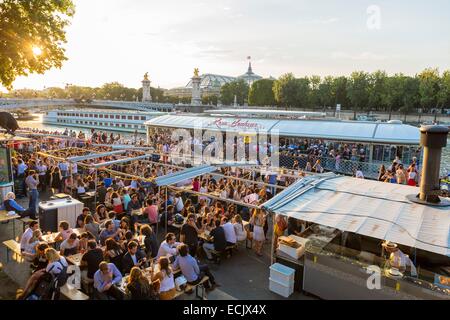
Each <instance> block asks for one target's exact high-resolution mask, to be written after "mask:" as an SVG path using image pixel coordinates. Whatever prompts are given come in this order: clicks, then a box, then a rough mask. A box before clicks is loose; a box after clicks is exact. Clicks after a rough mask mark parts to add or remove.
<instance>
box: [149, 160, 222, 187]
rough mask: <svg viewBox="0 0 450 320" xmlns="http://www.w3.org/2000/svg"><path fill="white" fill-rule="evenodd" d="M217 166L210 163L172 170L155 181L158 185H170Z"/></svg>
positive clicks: (209, 170) (210, 170)
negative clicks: (176, 170)
mask: <svg viewBox="0 0 450 320" xmlns="http://www.w3.org/2000/svg"><path fill="white" fill-rule="evenodd" d="M216 170H217V168H216V167H214V166H210V165H201V166H198V167H193V168H188V169H186V170H183V171H178V172H174V173H171V174H168V175H165V176H162V177H158V178H156V179H155V183H156V185H158V186H170V185H172V184H175V183H178V182H182V181H185V180H188V179H192V178H195V177H198V176H201V175H203V174H207V173H211V172H213V171H216Z"/></svg>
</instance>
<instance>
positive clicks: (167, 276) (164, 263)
mask: <svg viewBox="0 0 450 320" xmlns="http://www.w3.org/2000/svg"><path fill="white" fill-rule="evenodd" d="M158 265H159V270H158V272H156V273H155V274H154V275H153V276H152V281H156V280H159V283H160V286H159V299H160V300H172V299H173V298H174V297H175V294H176V289H175V280H174V277H173V271H172V268H171V267H170V266H169V259H167V258H166V257H164V256H163V257H160V258H159V261H158Z"/></svg>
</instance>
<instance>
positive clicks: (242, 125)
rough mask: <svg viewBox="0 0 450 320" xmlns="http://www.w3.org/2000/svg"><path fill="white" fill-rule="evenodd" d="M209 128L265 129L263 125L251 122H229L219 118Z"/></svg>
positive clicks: (210, 123) (240, 120)
mask: <svg viewBox="0 0 450 320" xmlns="http://www.w3.org/2000/svg"><path fill="white" fill-rule="evenodd" d="M206 126H207V127H215V128H218V129H228V128H233V129H235V128H236V129H259V130H261V129H264V127H263V126H262V124H261V123H258V122H253V121H249V120H242V119H233V120H227V119H223V118H217V119H215V120H213V121H211V122H209V123H207V125H206Z"/></svg>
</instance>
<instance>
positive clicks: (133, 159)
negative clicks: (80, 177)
mask: <svg viewBox="0 0 450 320" xmlns="http://www.w3.org/2000/svg"><path fill="white" fill-rule="evenodd" d="M150 157H151V155H149V154H145V155H142V156H138V157H133V158H123V159H118V160H112V161H108V162H100V163H96V164H93V165H91V167H93V168H101V167H107V166H111V165H114V164H119V163H127V162H131V161H136V160H142V159H146V158H150Z"/></svg>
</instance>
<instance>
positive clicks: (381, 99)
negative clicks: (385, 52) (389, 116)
mask: <svg viewBox="0 0 450 320" xmlns="http://www.w3.org/2000/svg"><path fill="white" fill-rule="evenodd" d="M387 78H388V76H387V74H386V72H385V71H381V70H378V71H375V72H374V73H372V74H370V75H369V83H370V85H369V101H368V104H367V112H368V113H369V112H370V111H371V110H385V109H386V108H385V106H386V96H387V87H386V82H387Z"/></svg>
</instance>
